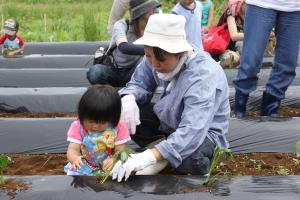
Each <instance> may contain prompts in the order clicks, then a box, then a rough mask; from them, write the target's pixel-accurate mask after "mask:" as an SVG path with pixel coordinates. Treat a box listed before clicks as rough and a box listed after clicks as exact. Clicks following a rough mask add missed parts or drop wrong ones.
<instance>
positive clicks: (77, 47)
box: [24, 41, 109, 55]
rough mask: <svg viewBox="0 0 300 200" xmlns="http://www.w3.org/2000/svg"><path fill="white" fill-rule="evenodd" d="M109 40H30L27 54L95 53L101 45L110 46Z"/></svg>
mask: <svg viewBox="0 0 300 200" xmlns="http://www.w3.org/2000/svg"><path fill="white" fill-rule="evenodd" d="M108 44H109V43H108V41H97V42H28V43H26V47H25V51H24V52H25V55H30V54H70V55H76V54H84V55H87V54H88V55H94V53H95V51H96V49H97V48H98V47H99V46H108Z"/></svg>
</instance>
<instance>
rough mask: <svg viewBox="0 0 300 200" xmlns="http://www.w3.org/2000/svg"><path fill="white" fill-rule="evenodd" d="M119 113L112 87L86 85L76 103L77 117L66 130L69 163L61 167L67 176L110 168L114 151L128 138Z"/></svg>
mask: <svg viewBox="0 0 300 200" xmlns="http://www.w3.org/2000/svg"><path fill="white" fill-rule="evenodd" d="M120 114H121V99H120V96H119V95H118V93H117V91H116V90H115V89H114V88H113V87H111V86H108V85H93V86H90V87H89V88H88V90H87V91H86V92H85V93H84V94H83V96H82V97H81V99H80V101H79V104H78V120H76V121H74V122H73V123H72V124H71V126H70V128H69V131H68V139H67V140H68V141H69V142H70V144H69V147H68V151H67V158H68V160H69V163H68V164H67V165H66V166H65V167H64V171H65V172H66V173H67V175H86V176H95V175H97V174H99V173H101V172H104V171H109V170H111V168H112V167H113V164H114V158H113V156H114V154H116V153H118V152H119V151H120V150H122V149H123V148H124V147H125V143H126V142H128V141H129V140H130V136H129V131H128V129H127V127H126V125H125V123H124V122H123V121H120Z"/></svg>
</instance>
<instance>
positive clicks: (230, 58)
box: [214, 2, 246, 68]
mask: <svg viewBox="0 0 300 200" xmlns="http://www.w3.org/2000/svg"><path fill="white" fill-rule="evenodd" d="M245 10H246V3H245V2H244V3H243V4H242V6H241V9H240V10H239V12H238V13H237V14H236V15H235V16H233V15H232V12H231V10H230V8H228V9H227V10H226V11H225V12H224V14H223V15H222V16H221V18H220V20H219V22H218V26H221V25H223V24H224V23H226V22H227V28H228V31H229V35H230V42H229V45H228V47H227V49H226V51H225V53H223V54H222V55H217V56H215V57H214V58H215V59H217V60H218V59H219V60H220V61H221V62H220V65H221V66H222V67H225V68H226V67H229V68H232V67H236V66H237V65H238V64H239V62H240V54H241V48H239V45H236V43H237V42H238V41H243V39H244V33H243V26H244V18H245Z"/></svg>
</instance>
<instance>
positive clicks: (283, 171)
mask: <svg viewBox="0 0 300 200" xmlns="http://www.w3.org/2000/svg"><path fill="white" fill-rule="evenodd" d="M290 173H291V172H290V170H289V169H288V168H286V167H284V166H279V169H278V170H277V174H278V175H283V176H287V175H289V174H290Z"/></svg>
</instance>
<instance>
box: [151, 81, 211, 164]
mask: <svg viewBox="0 0 300 200" xmlns="http://www.w3.org/2000/svg"><path fill="white" fill-rule="evenodd" d="M208 78H209V79H215V77H208ZM209 79H207V78H205V79H204V81H198V82H196V83H194V84H193V85H192V86H191V88H190V89H189V90H188V91H187V93H186V95H185V96H184V110H183V112H182V114H181V117H180V118H181V122H180V123H179V125H178V128H177V129H176V130H175V132H173V133H172V134H171V135H169V136H168V138H167V139H166V140H163V141H162V142H160V143H159V144H157V145H156V146H155V148H156V149H157V150H158V151H159V153H160V154H161V155H158V154H155V151H154V152H153V150H152V153H153V154H154V155H155V157H156V159H161V157H160V156H162V157H163V158H164V159H166V160H168V161H169V162H170V164H171V165H172V166H173V167H175V168H176V167H178V166H179V165H180V164H181V163H182V161H183V160H184V159H185V158H187V157H188V156H190V155H191V154H192V153H193V152H194V151H195V150H196V149H198V148H199V146H200V145H201V144H202V142H203V141H204V139H205V138H206V136H207V134H208V129H209V127H210V124H211V122H212V120H213V117H214V114H215V99H216V80H210V81H208V80H209ZM205 81H206V82H207V83H205ZM156 153H157V152H156Z"/></svg>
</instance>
